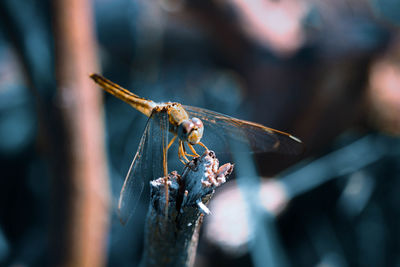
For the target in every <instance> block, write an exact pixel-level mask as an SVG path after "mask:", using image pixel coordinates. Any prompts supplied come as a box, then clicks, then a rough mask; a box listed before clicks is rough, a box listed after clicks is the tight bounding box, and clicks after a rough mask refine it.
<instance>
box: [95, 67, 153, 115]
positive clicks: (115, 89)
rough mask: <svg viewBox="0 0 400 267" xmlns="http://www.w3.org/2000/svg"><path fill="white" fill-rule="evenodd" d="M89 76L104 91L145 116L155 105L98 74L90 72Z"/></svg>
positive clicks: (149, 113)
mask: <svg viewBox="0 0 400 267" xmlns="http://www.w3.org/2000/svg"><path fill="white" fill-rule="evenodd" d="M90 78H92V80H93V81H94V82H95V83H97V84H98V85H99V86H100V87H101V88H103V89H104V90H105V91H107V92H108V93H110V94H112V95H114V96H116V97H118V98H119V99H121V100H122V101H124V102H126V103H128V104H130V105H131V106H133V107H134V108H135V109H137V110H139V111H140V112H142V113H143V114H145V115H146V116H147V117H149V116H150V115H151V112H152V110H153V108H154V106H155V103H154V102H153V101H151V100H147V99H145V98H142V97H139V96H137V95H135V94H134V93H132V92H130V91H128V90H126V89H125V88H123V87H121V86H119V85H118V84H116V83H113V82H112V81H110V80H108V79H106V78H104V77H103V76H101V75H99V74H96V73H92V74H90Z"/></svg>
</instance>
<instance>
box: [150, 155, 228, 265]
mask: <svg viewBox="0 0 400 267" xmlns="http://www.w3.org/2000/svg"><path fill="white" fill-rule="evenodd" d="M232 171H233V165H232V164H230V163H227V164H224V165H223V166H221V167H219V162H218V159H217V158H216V157H215V154H214V152H212V151H206V152H205V153H204V154H203V155H202V156H201V157H199V158H195V159H193V160H192V161H191V162H189V163H188V165H187V166H186V168H185V170H184V172H183V174H182V176H180V175H178V174H177V173H176V172H172V173H171V174H170V175H169V177H168V178H169V179H168V186H169V187H168V188H169V202H168V214H167V215H165V213H164V212H165V190H164V187H165V179H164V178H159V179H157V180H154V181H151V183H150V188H151V189H150V191H151V199H150V209H149V212H148V214H147V223H146V229H145V251H144V255H143V258H142V266H146V267H149V266H193V263H194V259H195V254H196V248H197V243H198V234H199V230H200V226H201V223H202V221H203V215H204V214H208V213H209V210H208V208H207V207H206V206H205V204H206V203H208V201H209V200H210V198H211V197H212V195H213V194H214V189H215V188H216V187H218V186H220V185H221V184H223V183H224V182H225V181H226V178H227V177H228V176H229V175H230V174H231V173H232Z"/></svg>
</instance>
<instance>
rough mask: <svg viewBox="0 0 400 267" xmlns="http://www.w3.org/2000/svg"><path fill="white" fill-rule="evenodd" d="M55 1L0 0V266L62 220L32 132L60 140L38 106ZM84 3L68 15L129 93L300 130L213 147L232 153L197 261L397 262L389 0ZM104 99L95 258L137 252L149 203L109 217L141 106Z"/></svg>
mask: <svg viewBox="0 0 400 267" xmlns="http://www.w3.org/2000/svg"><path fill="white" fill-rule="evenodd" d="M54 2H56V1H54ZM53 4H54V3H53V1H47V0H43V1H39V0H36V1H27V0H21V1H13V0H2V1H1V2H0V166H1V168H0V171H1V179H0V266H44V265H52V264H51V260H50V259H51V258H52V257H54V253H55V252H54V247H53V243H52V242H51V240H54V239H57V238H54V236H53V235H54V229H58V230H60V229H61V231H62V227H63V224H58V222H59V220H57V218H55V217H56V216H57V213H55V212H54V208H55V207H54V203H55V202H54V191H53V189H54V188H53V187H52V183H53V182H54V181H55V180H56V179H57V171H55V170H54V166H52V164H53V162H52V160H51V158H49V153H48V149H49V146H50V145H49V144H50V143H51V141H50V140H49V138H51V136H50V137H49V136H45V135H44V134H43V132H44V130H43V129H44V128H46V129H47V130H49V132H50V133H51V134H52V135H54V136H56V137H57V140H60V141H59V142H60V143H59V145H60V147H62V146H65V145H66V144H68V141H67V140H63V138H62V136H61V137H60V132H59V130H58V124H57V123H55V121H54V120H46V118H47V114H46V113H48V112H51V106H53V105H54V99H55V98H56V94H57V90H58V89H57V86H56V84H57V81H56V78H55V77H56V74H55V73H56V69H57V64H58V63H56V62H57V61H56V60H55V57H56V56H55V55H56V50H57V48H56V47H55V42H56V41H57V40H56V38H57V37H56V36H59V34H60V33H59V32H56V31H57V28H56V27H55V26H54V19H55V18H54V16H55V15H54V12H53V9H54V5H53ZM90 4H91V5H90V6H91V12H92V13H93V17H94V21H91V20H90V18H88V21H86V22H85V21H81V23H92V22H93V25H94V26H93V27H94V32H95V39H96V42H97V43H96V45H94V46H93V47H92V51H94V52H95V54H96V56H97V60H98V62H99V65H100V66H101V73H102V74H103V75H104V76H105V77H107V78H109V79H111V80H112V81H114V82H116V83H118V84H120V85H122V86H124V87H126V88H128V89H130V90H132V91H133V92H134V93H135V94H138V95H139V96H143V97H146V98H150V99H152V100H154V101H160V102H161V101H176V102H181V103H184V104H186V105H193V106H199V107H204V108H208V109H211V110H215V111H217V112H221V113H225V114H228V115H231V116H234V117H237V118H240V119H246V120H251V121H255V122H258V123H261V124H264V125H266V126H269V127H272V128H275V129H279V130H282V131H286V132H290V133H292V134H293V135H295V136H297V137H299V138H300V139H301V140H302V141H303V142H304V144H305V147H306V150H305V153H304V154H303V155H299V156H297V157H289V156H285V155H275V154H255V155H253V154H250V153H249V154H248V155H239V156H235V155H233V156H232V157H231V156H230V155H224V154H221V155H217V156H218V157H219V159H220V162H221V163H225V162H226V161H228V160H229V161H232V162H233V163H235V164H236V167H235V172H234V175H233V176H232V178H231V181H230V182H228V183H227V184H226V185H224V186H222V187H221V188H220V189H219V191H218V192H217V194H216V196H215V198H214V199H213V201H212V202H211V203H210V209H211V211H212V215H210V216H208V217H207V218H206V219H205V225H204V226H203V228H202V233H201V238H200V242H199V247H198V254H197V257H196V264H195V266H397V265H399V264H400V258H399V255H400V254H399V251H400V239H399V237H400V235H399V234H400V232H399V227H398V224H399V222H400V208H399V203H400V194H399V190H400V157H399V156H400V139H399V135H400V78H399V77H400V41H399V40H400V39H399V37H400V36H399V25H400V6H399V4H398V3H397V1H394V0H382V1H378V0H370V1H362V0H353V1H345V0H343V1H328V0H324V1H312V0H305V1H300V0H293V1H291V0H280V1H269V0H265V1H245V0H232V1H212V0H207V1H198V0H187V1H185V0H159V1H146V0H94V1H91V2H90ZM77 30H78V29H77ZM55 34H56V35H55ZM57 34H58V35H57ZM61 34H62V33H61ZM82 49H83V48H82ZM93 71H97V70H93ZM87 74H89V73H87ZM85 75H86V74H85ZM88 79H89V77H88ZM93 90H99V89H97V88H94V89H93ZM103 100H104V113H101V114H100V115H103V114H104V116H103V117H104V121H105V129H104V132H105V143H106V148H105V149H106V153H107V155H106V157H107V160H108V161H107V163H108V177H109V182H108V184H109V186H110V188H109V191H110V192H111V197H110V203H109V205H110V212H109V216H110V217H109V220H110V224H109V227H108V229H107V232H106V233H105V238H104V242H105V244H104V247H105V250H106V252H105V253H103V254H99V255H98V257H102V258H104V262H106V264H107V266H135V265H137V264H138V263H139V261H140V257H141V253H142V251H143V228H144V217H145V214H146V207H147V206H146V203H144V204H143V205H141V206H140V207H139V208H138V209H137V211H136V212H135V217H136V218H138V219H137V220H135V223H131V224H129V225H127V226H125V227H123V226H121V225H120V223H119V221H118V218H117V214H116V204H117V200H118V196H119V192H120V189H121V186H122V183H123V179H124V177H125V175H126V172H127V170H128V168H129V165H130V162H131V160H132V159H133V156H134V153H135V151H136V148H137V146H138V143H139V140H140V137H141V134H142V132H143V129H144V125H145V122H146V118H145V117H144V116H143V115H142V114H141V113H139V112H137V111H136V110H134V109H133V108H131V107H130V106H129V105H127V104H125V103H123V102H121V101H120V100H118V99H116V98H114V97H112V96H110V95H104V98H103ZM38 107H42V108H41V109H39V108H38ZM39 110H41V111H39ZM41 112H44V114H43V113H42V114H41ZM53 119H54V118H53ZM206 130H207V129H206ZM64 142H65V143H64ZM210 149H213V148H212V147H210ZM56 150H57V149H56ZM59 153H63V151H62V150H60V151H59ZM169 157H170V158H171V167H170V170H172V169H176V170H177V171H178V172H180V171H181V170H182V165H181V164H180V163H179V162H178V163H176V162H174V160H173V158H174V157H175V155H174V153H170V155H169ZM60 171H61V170H60ZM249 192H250V193H254V192H260V194H249ZM82 216H85V214H83V215H82Z"/></svg>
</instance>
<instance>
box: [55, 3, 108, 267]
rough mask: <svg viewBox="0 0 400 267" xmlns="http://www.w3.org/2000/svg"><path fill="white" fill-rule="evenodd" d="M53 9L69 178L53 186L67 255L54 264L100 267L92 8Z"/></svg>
mask: <svg viewBox="0 0 400 267" xmlns="http://www.w3.org/2000/svg"><path fill="white" fill-rule="evenodd" d="M53 3H54V5H53V11H54V12H53V14H54V22H55V24H54V34H55V45H56V46H55V51H56V75H57V76H56V77H57V86H58V91H57V104H58V105H59V108H60V112H61V125H62V128H63V129H62V130H63V131H64V132H63V134H64V136H65V140H66V142H67V143H66V144H60V145H61V146H65V149H66V151H65V152H66V159H65V163H63V164H65V166H63V167H64V168H63V169H64V170H66V171H67V172H68V176H66V177H65V178H64V180H63V181H59V182H58V183H61V184H62V185H63V188H60V187H59V186H58V193H59V194H62V196H57V197H58V199H62V198H64V202H66V203H64V204H63V205H61V206H62V207H63V208H65V211H61V214H62V217H63V218H64V219H65V220H66V222H65V225H64V229H62V230H61V231H65V232H64V233H61V235H62V236H63V237H64V238H63V239H61V240H60V242H64V244H62V245H60V246H59V247H60V248H61V249H62V248H63V249H65V250H66V251H63V252H61V254H63V255H62V259H58V260H57V261H58V262H56V264H57V265H59V266H102V265H105V260H106V259H105V256H104V255H105V253H104V251H105V244H106V238H107V230H108V223H109V218H108V205H109V204H108V200H109V188H108V180H107V170H106V160H105V153H104V143H103V122H102V110H101V98H100V91H99V90H98V89H97V88H95V85H94V84H93V83H92V81H91V80H90V79H89V76H88V74H89V73H91V72H94V71H95V70H97V62H96V45H95V41H94V37H93V36H94V33H93V21H92V20H93V18H92V14H91V2H90V1H89V0H56V1H54V2H53ZM56 179H57V178H56ZM56 183H57V181H56ZM56 187H57V186H56ZM56 205H57V203H56ZM55 238H57V237H55ZM58 253H60V252H59V251H58Z"/></svg>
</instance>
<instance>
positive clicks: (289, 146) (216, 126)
mask: <svg viewBox="0 0 400 267" xmlns="http://www.w3.org/2000/svg"><path fill="white" fill-rule="evenodd" d="M183 107H184V109H185V110H186V111H187V113H188V114H189V116H191V117H197V118H199V119H201V120H202V121H203V124H204V135H203V140H204V142H203V143H204V144H205V145H206V146H209V148H210V149H212V150H215V151H216V152H224V151H226V150H229V145H230V143H229V139H231V140H235V141H238V142H242V143H246V144H247V145H249V146H250V147H251V149H252V150H253V151H254V152H256V153H260V152H278V153H282V154H289V155H297V154H300V153H302V152H303V150H304V146H303V143H302V142H301V141H300V140H299V139H298V138H296V137H294V136H292V135H290V134H288V133H285V132H281V131H278V130H274V129H272V128H268V127H265V126H263V125H261V124H258V123H254V122H250V121H244V120H239V119H236V118H233V117H230V116H227V115H224V114H221V113H217V112H214V111H211V110H207V109H203V108H197V107H192V106H183Z"/></svg>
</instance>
